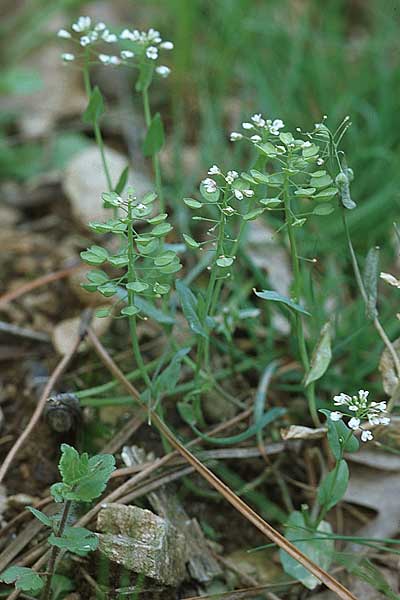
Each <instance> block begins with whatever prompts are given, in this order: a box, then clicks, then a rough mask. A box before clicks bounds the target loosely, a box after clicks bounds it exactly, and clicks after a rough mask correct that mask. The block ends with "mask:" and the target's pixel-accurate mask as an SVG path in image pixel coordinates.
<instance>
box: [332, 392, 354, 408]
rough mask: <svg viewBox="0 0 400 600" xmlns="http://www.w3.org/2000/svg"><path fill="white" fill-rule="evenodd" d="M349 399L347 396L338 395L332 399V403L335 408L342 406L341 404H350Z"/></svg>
mask: <svg viewBox="0 0 400 600" xmlns="http://www.w3.org/2000/svg"><path fill="white" fill-rule="evenodd" d="M350 400H351V398H350V396H348V395H347V394H343V393H341V394H339V395H338V396H334V397H333V402H334V404H335V406H342V405H343V404H347V403H348V402H350Z"/></svg>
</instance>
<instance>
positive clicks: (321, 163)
mask: <svg viewBox="0 0 400 600" xmlns="http://www.w3.org/2000/svg"><path fill="white" fill-rule="evenodd" d="M324 162H325V161H324V159H323V158H317V165H318V166H319V167H320V166H321V165H323V164H324Z"/></svg>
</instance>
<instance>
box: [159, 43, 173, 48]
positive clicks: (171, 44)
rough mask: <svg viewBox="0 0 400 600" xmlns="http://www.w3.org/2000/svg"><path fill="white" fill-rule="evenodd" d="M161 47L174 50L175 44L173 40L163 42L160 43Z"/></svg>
mask: <svg viewBox="0 0 400 600" xmlns="http://www.w3.org/2000/svg"><path fill="white" fill-rule="evenodd" d="M160 48H164V50H173V48H174V45H173V43H172V42H163V43H162V44H160Z"/></svg>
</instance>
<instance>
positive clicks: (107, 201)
mask: <svg viewBox="0 0 400 600" xmlns="http://www.w3.org/2000/svg"><path fill="white" fill-rule="evenodd" d="M101 197H102V199H103V205H104V207H105V208H115V207H118V206H120V205H121V201H122V199H121V196H120V195H119V194H117V192H103V193H102V195H101Z"/></svg>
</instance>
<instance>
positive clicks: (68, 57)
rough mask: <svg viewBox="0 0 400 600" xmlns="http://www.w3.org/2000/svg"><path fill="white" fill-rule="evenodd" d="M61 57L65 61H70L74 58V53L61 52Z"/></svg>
mask: <svg viewBox="0 0 400 600" xmlns="http://www.w3.org/2000/svg"><path fill="white" fill-rule="evenodd" d="M61 58H62V59H63V60H65V61H67V62H71V61H72V60H75V55H74V54H70V53H69V52H65V53H64V54H61Z"/></svg>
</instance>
